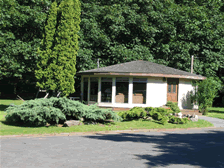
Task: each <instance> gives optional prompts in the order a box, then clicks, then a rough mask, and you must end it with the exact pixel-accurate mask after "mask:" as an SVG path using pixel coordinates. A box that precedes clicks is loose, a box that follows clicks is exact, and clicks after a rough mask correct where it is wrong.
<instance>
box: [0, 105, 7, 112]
mask: <svg viewBox="0 0 224 168" xmlns="http://www.w3.org/2000/svg"><path fill="white" fill-rule="evenodd" d="M7 107H9V106H8V105H4V104H0V111H5V109H6V108H7Z"/></svg>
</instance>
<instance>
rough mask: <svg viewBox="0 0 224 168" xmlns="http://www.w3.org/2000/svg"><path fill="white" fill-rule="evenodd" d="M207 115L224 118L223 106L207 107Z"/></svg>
mask: <svg viewBox="0 0 224 168" xmlns="http://www.w3.org/2000/svg"><path fill="white" fill-rule="evenodd" d="M207 116H208V117H214V118H220V119H224V107H211V108H209V113H208V115H207Z"/></svg>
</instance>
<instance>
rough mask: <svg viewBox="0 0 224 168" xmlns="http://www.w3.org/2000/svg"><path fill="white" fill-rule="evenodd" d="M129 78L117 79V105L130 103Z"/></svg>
mask: <svg viewBox="0 0 224 168" xmlns="http://www.w3.org/2000/svg"><path fill="white" fill-rule="evenodd" d="M128 86H129V78H120V77H118V78H116V98H115V101H116V103H128Z"/></svg>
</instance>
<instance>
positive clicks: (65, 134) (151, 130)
mask: <svg viewBox="0 0 224 168" xmlns="http://www.w3.org/2000/svg"><path fill="white" fill-rule="evenodd" d="M194 129H195V130H198V129H222V128H221V127H220V128H217V127H203V128H197V127H196V128H172V129H163V128H161V129H133V130H115V131H98V132H70V133H53V134H21V135H3V136H0V139H3V138H17V137H28V138H30V137H48V136H86V135H101V134H102V135H103V134H121V133H134V132H166V131H180V130H194Z"/></svg>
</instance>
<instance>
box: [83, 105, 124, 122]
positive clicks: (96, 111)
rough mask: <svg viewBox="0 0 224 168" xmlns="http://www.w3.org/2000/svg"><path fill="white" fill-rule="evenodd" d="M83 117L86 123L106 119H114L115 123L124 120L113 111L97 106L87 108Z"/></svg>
mask: <svg viewBox="0 0 224 168" xmlns="http://www.w3.org/2000/svg"><path fill="white" fill-rule="evenodd" d="M82 117H83V118H84V120H85V121H104V120H106V119H113V120H114V121H121V120H122V118H121V117H120V116H119V115H117V114H116V113H115V112H113V111H112V110H111V109H102V108H99V107H98V106H97V104H94V105H90V106H85V112H84V114H83V115H82Z"/></svg>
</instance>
